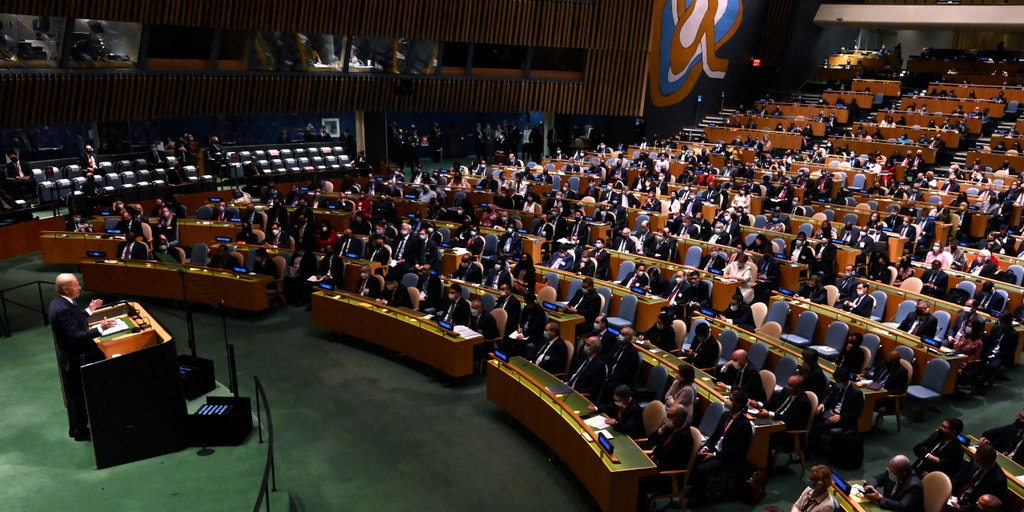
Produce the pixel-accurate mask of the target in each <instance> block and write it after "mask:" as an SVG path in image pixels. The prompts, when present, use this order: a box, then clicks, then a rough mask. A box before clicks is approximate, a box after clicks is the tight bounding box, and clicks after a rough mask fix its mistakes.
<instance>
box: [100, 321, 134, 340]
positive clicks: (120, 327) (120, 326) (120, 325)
mask: <svg viewBox="0 0 1024 512" xmlns="http://www.w3.org/2000/svg"><path fill="white" fill-rule="evenodd" d="M99 329H100V336H110V335H111V334H116V333H119V332H121V331H127V330H128V329H130V327H128V324H126V323H125V321H124V320H123V319H120V318H115V319H114V325H112V326H110V328H109V329H104V328H102V327H100V328H99Z"/></svg>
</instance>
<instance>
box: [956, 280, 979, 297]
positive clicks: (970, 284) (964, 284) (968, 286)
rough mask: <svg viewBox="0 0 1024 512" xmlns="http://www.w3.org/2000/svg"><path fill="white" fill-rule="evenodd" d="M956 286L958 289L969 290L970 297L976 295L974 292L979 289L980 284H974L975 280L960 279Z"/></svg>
mask: <svg viewBox="0 0 1024 512" xmlns="http://www.w3.org/2000/svg"><path fill="white" fill-rule="evenodd" d="M956 287H957V289H958V290H963V291H965V292H967V296H968V297H974V293H975V292H976V291H977V290H978V285H976V284H974V281H960V284H958V285H956Z"/></svg>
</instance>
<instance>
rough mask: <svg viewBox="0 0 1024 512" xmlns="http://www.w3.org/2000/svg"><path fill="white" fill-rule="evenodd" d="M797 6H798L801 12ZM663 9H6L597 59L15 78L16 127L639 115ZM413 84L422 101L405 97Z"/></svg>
mask: <svg viewBox="0 0 1024 512" xmlns="http://www.w3.org/2000/svg"><path fill="white" fill-rule="evenodd" d="M787 1H791V0H787ZM652 11H653V0H597V1H595V2H593V3H576V2H554V1H550V0H486V1H481V0H421V1H420V2H413V3H410V2H408V1H406V0H307V1H304V2H298V1H286V0H220V1H218V2H209V1H200V0H163V1H160V2H151V1H138V0H105V1H96V2H81V1H79V2H71V1H68V0H0V12H6V13H21V14H33V15H52V16H65V17H78V18H94V19H104V20H114V21H134V22H141V23H153V24H165V25H184V26H206V27H223V28H227V29H236V30H260V31H265V30H276V31H297V32H308V33H333V34H359V35H363V36H373V37H407V38H416V39H431V40H436V41H459V42H476V43H486V44H516V45H532V46H535V47H540V48H544V47H562V48H583V49H585V50H586V62H585V63H584V66H583V67H584V72H583V80H582V83H581V82H545V81H539V80H534V81H529V80H521V79H504V78H466V77H440V76H430V77H400V76H395V75H387V76H385V75H372V76H364V75H342V74H319V73H317V74H284V73H282V74H273V73H255V72H253V73H244V72H239V73H172V72H137V71H127V72H109V73H107V72H94V71H71V72H58V71H53V72H48V71H42V72H24V73H23V72H17V71H15V72H12V73H8V74H4V75H0V95H2V97H4V98H5V99H7V102H6V103H7V105H9V109H8V110H6V111H5V120H4V124H5V125H7V126H21V125H28V124H38V123H57V122H91V121H115V120H128V119H134V118H158V117H181V116H202V115H216V114H237V113H254V112H270V111H278V112H296V113H300V112H303V113H304V112H310V113H312V112H322V111H341V110H352V109H362V110H371V111H373V110H376V111H381V110H390V111H415V110H422V111H470V112H474V111H476V112H485V111H509V112H525V111H552V112H558V113H590V114H604V115H637V114H638V113H639V112H640V111H641V109H642V105H641V103H642V98H643V84H644V81H643V77H644V76H645V71H646V70H645V64H646V55H647V50H648V43H649V34H650V23H651V16H652ZM402 80H409V81H410V82H411V83H412V85H413V88H414V92H413V93H412V94H409V95H405V96H401V97H399V96H397V95H396V94H395V87H396V86H397V85H398V84H399V83H400V81H402Z"/></svg>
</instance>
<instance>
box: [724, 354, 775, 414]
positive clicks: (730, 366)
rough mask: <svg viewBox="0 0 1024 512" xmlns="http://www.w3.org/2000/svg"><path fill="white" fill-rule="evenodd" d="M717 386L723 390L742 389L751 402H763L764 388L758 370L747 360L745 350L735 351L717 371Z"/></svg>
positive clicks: (764, 398) (764, 397)
mask: <svg viewBox="0 0 1024 512" xmlns="http://www.w3.org/2000/svg"><path fill="white" fill-rule="evenodd" d="M718 386H719V387H720V388H723V389H742V390H743V391H745V392H746V393H747V396H749V397H750V399H751V400H756V401H758V402H764V401H765V400H766V399H767V397H766V396H765V394H764V386H763V385H762V384H761V374H760V373H759V372H758V368H757V367H755V366H754V365H752V364H750V361H749V360H747V351H746V350H742V349H740V350H736V351H735V352H733V353H732V359H731V360H730V361H729V362H727V363H725V364H724V365H722V367H721V368H719V369H718Z"/></svg>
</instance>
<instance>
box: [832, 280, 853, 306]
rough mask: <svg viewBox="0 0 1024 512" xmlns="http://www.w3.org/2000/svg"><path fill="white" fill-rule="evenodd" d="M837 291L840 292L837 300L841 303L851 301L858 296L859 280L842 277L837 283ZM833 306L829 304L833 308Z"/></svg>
mask: <svg viewBox="0 0 1024 512" xmlns="http://www.w3.org/2000/svg"><path fill="white" fill-rule="evenodd" d="M836 289H838V290H839V295H838V296H837V298H838V299H839V301H844V300H850V299H852V298H855V297H856V296H857V278H856V277H852V276H851V277H842V278H840V279H839V280H837V281H836ZM831 305H832V304H829V306H831Z"/></svg>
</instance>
